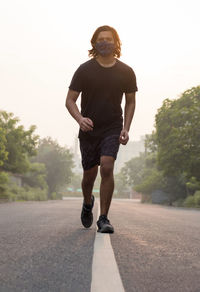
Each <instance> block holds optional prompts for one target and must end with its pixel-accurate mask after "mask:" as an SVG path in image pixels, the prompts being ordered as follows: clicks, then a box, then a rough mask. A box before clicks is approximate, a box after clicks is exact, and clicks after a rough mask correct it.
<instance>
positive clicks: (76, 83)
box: [69, 67, 83, 92]
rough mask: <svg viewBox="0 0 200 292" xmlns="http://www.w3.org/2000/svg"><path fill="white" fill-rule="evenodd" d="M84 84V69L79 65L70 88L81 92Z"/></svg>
mask: <svg viewBox="0 0 200 292" xmlns="http://www.w3.org/2000/svg"><path fill="white" fill-rule="evenodd" d="M82 85H83V77H82V70H81V68H80V67H79V68H78V69H77V70H76V71H75V73H74V75H73V77H72V80H71V83H70V86H69V89H71V90H74V91H78V92H81V91H82V87H83V86H82Z"/></svg>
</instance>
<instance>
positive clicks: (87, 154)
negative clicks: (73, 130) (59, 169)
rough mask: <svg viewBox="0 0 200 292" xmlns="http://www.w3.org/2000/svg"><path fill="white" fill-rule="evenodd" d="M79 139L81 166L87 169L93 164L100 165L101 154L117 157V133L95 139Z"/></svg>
mask: <svg viewBox="0 0 200 292" xmlns="http://www.w3.org/2000/svg"><path fill="white" fill-rule="evenodd" d="M79 140H80V150H81V156H82V166H83V169H84V170H88V169H90V168H92V167H94V166H95V165H100V157H101V156H112V157H114V159H116V158H117V153H118V150H119V144H120V143H119V135H116V134H115V135H110V136H107V137H105V138H101V139H100V138H96V139H95V140H94V139H93V140H85V139H79Z"/></svg>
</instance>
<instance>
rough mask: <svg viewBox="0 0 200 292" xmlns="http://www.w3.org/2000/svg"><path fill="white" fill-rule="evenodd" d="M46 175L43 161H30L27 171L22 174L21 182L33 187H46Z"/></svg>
mask: <svg viewBox="0 0 200 292" xmlns="http://www.w3.org/2000/svg"><path fill="white" fill-rule="evenodd" d="M46 176H47V171H46V167H45V165H44V164H43V163H37V162H35V163H31V164H30V168H29V171H28V172H27V173H26V174H24V175H23V179H22V180H23V184H26V185H28V186H30V187H33V188H38V187H39V188H41V189H48V186H47V182H46Z"/></svg>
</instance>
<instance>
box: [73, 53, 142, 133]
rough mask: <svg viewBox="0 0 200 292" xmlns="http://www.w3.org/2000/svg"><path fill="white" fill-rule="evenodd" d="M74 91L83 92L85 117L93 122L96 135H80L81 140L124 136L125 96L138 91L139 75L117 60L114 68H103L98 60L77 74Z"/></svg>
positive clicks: (74, 80)
mask: <svg viewBox="0 0 200 292" xmlns="http://www.w3.org/2000/svg"><path fill="white" fill-rule="evenodd" d="M69 88H70V89H71V90H74V91H78V92H81V114H82V116H83V117H87V118H90V119H91V120H92V121H93V124H94V128H93V131H89V132H83V131H81V130H80V131H79V138H90V137H101V136H107V135H110V134H116V133H120V131H121V129H122V126H123V117H122V108H121V101H122V96H123V93H131V92H135V91H137V84H136V77H135V73H134V71H133V70H132V68H131V67H129V66H128V65H126V64H125V63H123V62H121V61H119V60H118V59H116V63H115V64H114V65H113V66H112V67H103V66H101V65H100V64H99V63H98V62H97V60H96V59H95V58H93V59H90V60H89V61H87V62H85V63H83V64H81V65H80V66H79V68H78V69H77V70H76V72H75V73H74V76H73V78H72V81H71V84H70V86H69Z"/></svg>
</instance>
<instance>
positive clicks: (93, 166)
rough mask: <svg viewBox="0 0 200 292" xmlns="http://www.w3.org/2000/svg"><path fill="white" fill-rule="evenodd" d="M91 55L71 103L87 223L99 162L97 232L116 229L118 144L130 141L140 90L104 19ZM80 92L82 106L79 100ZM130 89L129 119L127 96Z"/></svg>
mask: <svg viewBox="0 0 200 292" xmlns="http://www.w3.org/2000/svg"><path fill="white" fill-rule="evenodd" d="M91 45H92V49H91V50H89V57H91V59H90V60H88V61H87V62H85V63H83V64H81V65H80V66H79V68H78V69H77V70H76V72H75V73H74V76H73V78H72V81H71V84H70V86H69V90H68V94H67V98H66V107H67V109H68V111H69V112H70V114H71V115H72V117H73V118H74V119H75V120H76V121H77V122H78V124H79V126H80V130H79V136H78V137H79V142H80V150H81V156H82V166H83V179H82V191H83V197H84V199H83V205H82V211H81V221H82V224H83V226H84V227H85V228H89V227H90V226H91V225H92V223H93V213H92V208H93V205H94V199H95V198H94V196H93V194H92V189H93V185H94V182H95V179H96V176H97V173H98V166H100V174H101V184H100V216H99V218H98V221H97V226H98V230H97V231H98V232H102V233H113V232H114V228H113V226H112V225H111V223H110V221H109V219H108V217H107V216H108V211H109V208H110V204H111V200H112V195H113V191H114V177H113V169H114V162H115V160H116V157H117V153H118V150H119V145H120V144H123V145H126V144H127V142H128V140H129V135H128V132H129V129H130V125H131V121H132V118H133V115H134V111H135V92H136V91H137V84H136V77H135V74H134V71H133V70H132V68H131V67H129V66H128V65H127V64H125V63H123V62H121V61H119V60H118V58H120V55H121V42H120V39H119V36H118V33H117V31H116V30H115V29H114V28H113V27H110V26H107V25H104V26H101V27H99V28H97V29H96V31H95V32H94V34H93V36H92V39H91ZM80 92H81V112H80V111H79V109H78V107H77V105H76V101H77V98H78V97H79V94H80ZM123 93H124V94H125V108H124V119H123V115H122V108H121V102H122V96H123Z"/></svg>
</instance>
